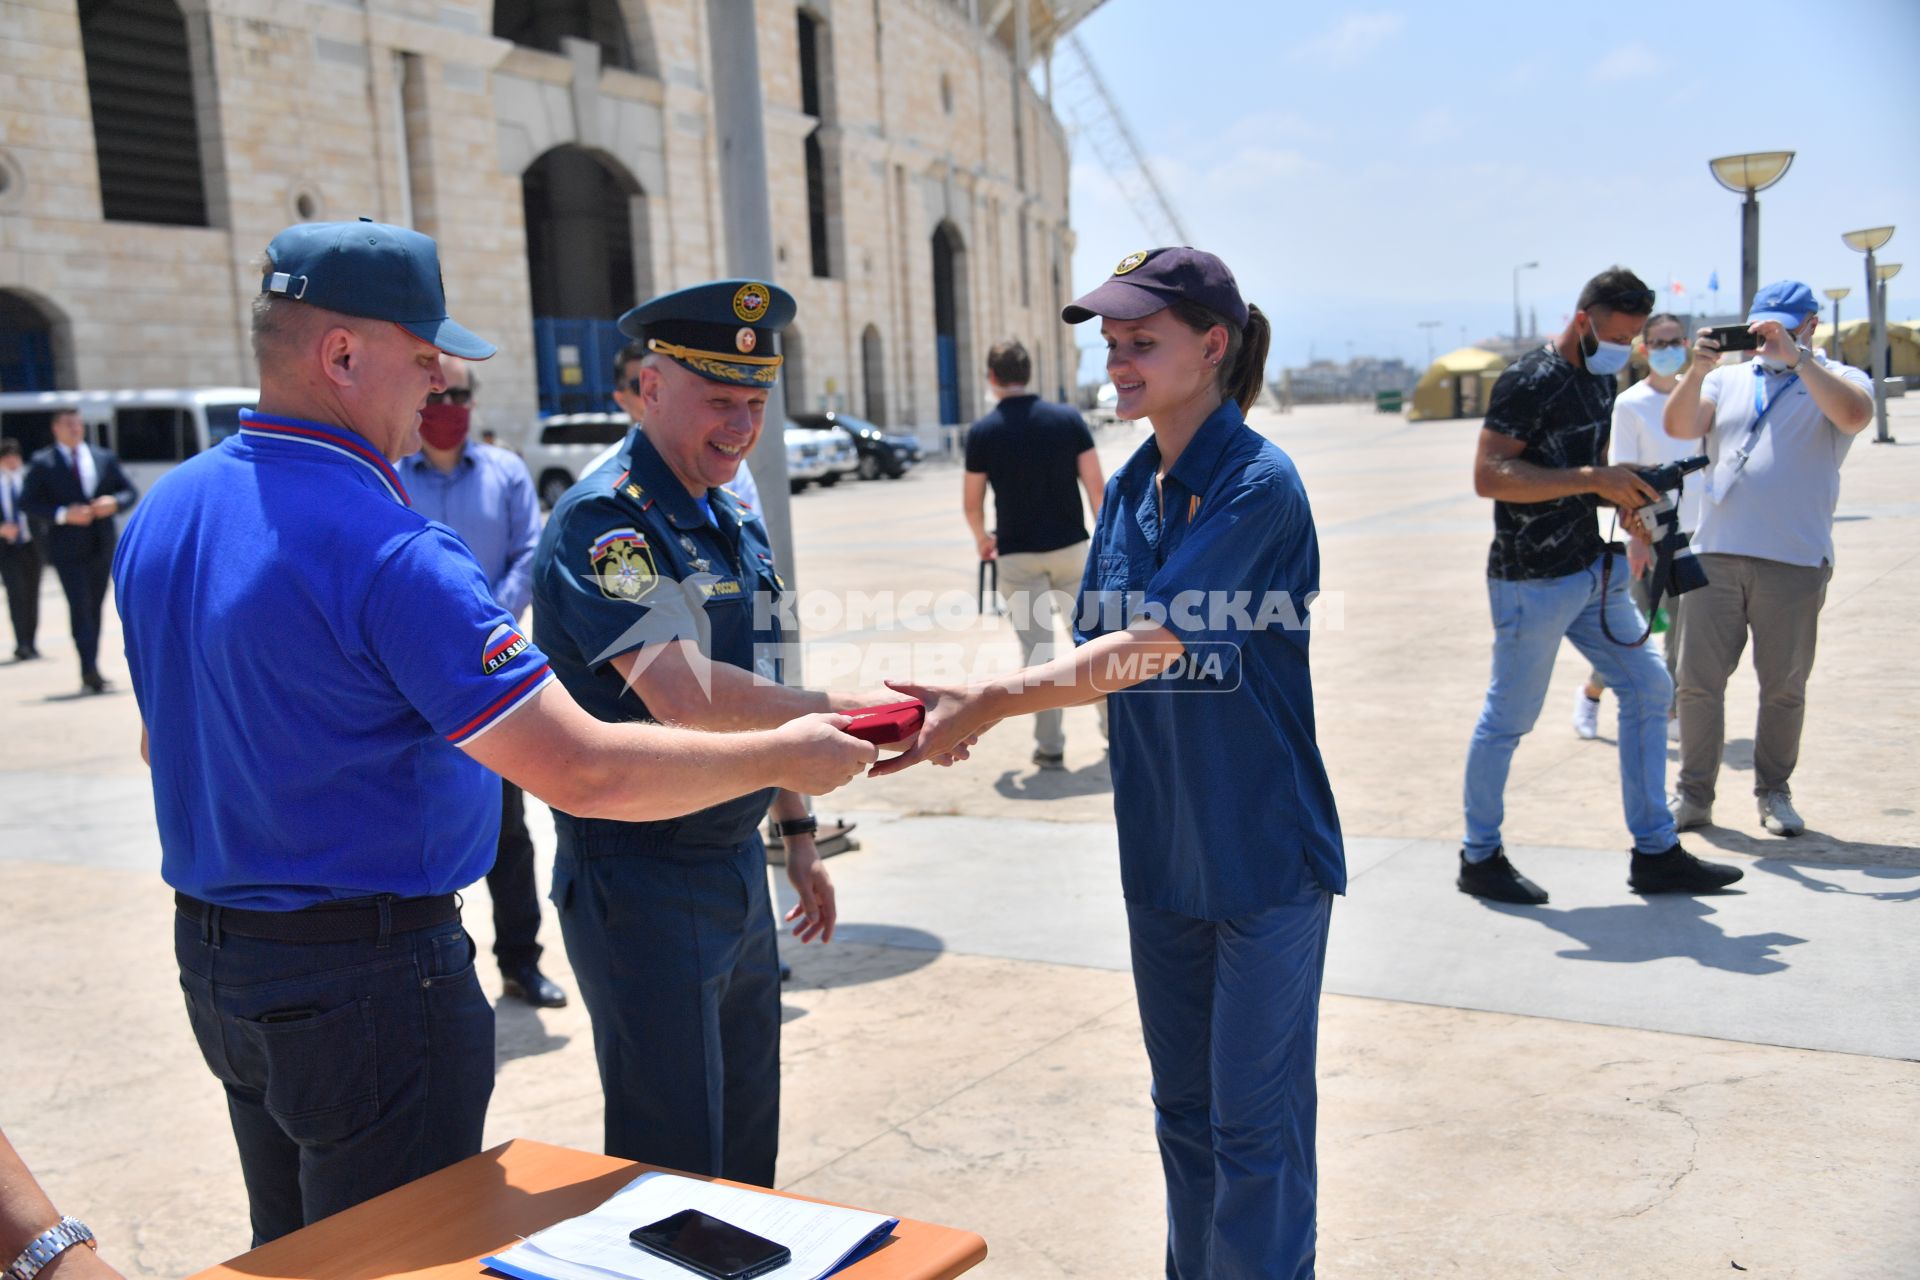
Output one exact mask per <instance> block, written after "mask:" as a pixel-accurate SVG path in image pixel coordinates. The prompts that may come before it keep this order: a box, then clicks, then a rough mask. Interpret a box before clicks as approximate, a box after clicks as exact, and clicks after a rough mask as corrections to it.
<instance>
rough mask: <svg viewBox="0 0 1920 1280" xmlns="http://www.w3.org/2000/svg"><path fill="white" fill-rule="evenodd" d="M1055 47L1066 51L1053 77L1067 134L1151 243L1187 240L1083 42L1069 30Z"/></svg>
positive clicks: (1189, 239) (1056, 101)
mask: <svg viewBox="0 0 1920 1280" xmlns="http://www.w3.org/2000/svg"><path fill="white" fill-rule="evenodd" d="M1056 47H1058V48H1063V49H1065V50H1066V52H1067V55H1068V57H1067V59H1066V61H1067V64H1068V65H1067V67H1066V74H1065V75H1064V76H1062V77H1060V78H1058V79H1056V80H1055V81H1054V85H1053V109H1054V112H1055V113H1056V114H1057V115H1058V116H1059V117H1060V119H1061V120H1062V122H1063V123H1064V124H1065V125H1066V126H1067V129H1068V131H1069V133H1070V134H1071V136H1072V137H1073V138H1074V139H1075V140H1076V141H1082V142H1085V143H1086V147H1087V151H1088V152H1089V153H1090V154H1091V156H1092V158H1093V159H1095V160H1097V161H1098V162H1099V163H1100V165H1101V166H1102V167H1103V168H1105V170H1106V172H1107V176H1108V177H1109V178H1110V179H1112V181H1113V184H1114V186H1115V187H1117V188H1119V190H1120V192H1121V194H1122V195H1123V196H1125V197H1126V200H1127V203H1128V205H1129V206H1130V207H1131V208H1132V209H1133V214H1134V216H1135V217H1136V218H1138V219H1139V220H1140V225H1141V226H1142V227H1144V228H1145V229H1146V231H1147V234H1148V236H1150V237H1151V238H1152V240H1153V243H1155V244H1191V243H1193V239H1192V237H1191V236H1189V235H1188V234H1187V229H1186V226H1185V224H1183V223H1182V222H1181V221H1180V215H1179V214H1178V213H1177V212H1175V211H1174V207H1173V201H1172V200H1171V199H1169V198H1168V196H1167V192H1166V188H1164V187H1162V186H1161V185H1160V180H1159V179H1158V178H1156V177H1155V176H1154V173H1153V166H1152V165H1151V164H1149V163H1148V162H1147V155H1146V152H1144V151H1142V150H1141V149H1140V142H1139V140H1138V139H1136V138H1135V137H1134V136H1133V130H1132V129H1130V128H1128V127H1127V121H1126V117H1124V116H1122V115H1121V114H1120V104H1119V103H1117V102H1115V101H1114V97H1113V94H1112V93H1110V92H1109V91H1108V89H1107V85H1106V81H1104V80H1102V79H1101V78H1100V72H1099V71H1098V70H1097V69H1095V67H1094V65H1093V55H1091V54H1090V53H1088V52H1087V46H1086V45H1085V44H1083V43H1081V40H1080V37H1079V36H1078V35H1071V34H1070V35H1068V36H1067V37H1066V38H1065V39H1064V40H1062V41H1061V42H1060V44H1059V45H1058V46H1056Z"/></svg>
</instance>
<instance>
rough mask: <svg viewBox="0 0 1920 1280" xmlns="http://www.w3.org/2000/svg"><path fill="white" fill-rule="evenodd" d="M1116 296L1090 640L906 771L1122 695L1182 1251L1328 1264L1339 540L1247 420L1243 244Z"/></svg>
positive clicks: (1001, 683) (1144, 985) (1128, 888)
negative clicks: (1325, 1135) (1016, 723)
mask: <svg viewBox="0 0 1920 1280" xmlns="http://www.w3.org/2000/svg"><path fill="white" fill-rule="evenodd" d="M1062 314H1063V316H1064V318H1065V319H1066V320H1067V322H1068V323H1070V324H1078V323H1080V322H1082V321H1084V320H1089V319H1092V318H1094V317H1096V316H1098V317H1100V319H1101V321H1102V323H1101V333H1102V335H1103V337H1104V338H1105V339H1106V343H1107V352H1108V354H1107V371H1108V374H1109V376H1110V377H1111V378H1112V379H1113V383H1114V386H1115V388H1116V389H1117V390H1118V391H1119V397H1120V398H1119V413H1120V416H1121V417H1123V418H1131V419H1141V418H1144V419H1146V420H1147V421H1149V422H1150V423H1151V424H1152V426H1153V438H1152V439H1151V440H1149V441H1147V442H1146V443H1145V444H1143V445H1142V446H1141V447H1140V449H1139V451H1138V452H1137V453H1135V454H1134V456H1133V457H1132V458H1131V459H1130V460H1129V461H1128V462H1127V463H1126V464H1125V465H1124V466H1123V467H1121V469H1120V470H1119V471H1117V472H1116V473H1115V474H1114V476H1113V478H1112V480H1110V481H1109V482H1108V485H1107V492H1106V500H1105V501H1104V502H1103V503H1102V504H1101V508H1100V519H1099V524H1098V528H1097V529H1096V531H1095V533H1094V535H1093V546H1092V550H1091V554H1090V555H1089V557H1088V560H1087V571H1086V578H1085V580H1084V582H1083V583H1082V585H1081V591H1080V600H1079V609H1078V616H1077V620H1076V627H1075V636H1076V639H1077V640H1078V641H1079V642H1080V644H1079V647H1078V648H1076V649H1075V650H1074V651H1073V652H1072V653H1070V654H1067V655H1064V656H1062V657H1061V658H1059V659H1056V660H1055V661H1053V662H1050V663H1046V664H1043V665H1040V666H1036V667H1031V668H1028V669H1027V670H1025V671H1022V672H1019V673H1018V674H1016V675H1014V676H1012V677H1008V678H1006V679H1004V680H998V681H992V682H982V683H979V684H975V685H970V686H965V687H921V686H909V685H897V686H895V687H896V688H898V689H899V690H900V691H901V692H903V693H906V694H909V695H911V696H914V697H918V698H920V699H921V700H922V701H924V702H925V703H926V704H927V721H926V724H925V726H924V728H923V729H922V731H921V734H920V736H919V738H918V739H917V741H916V742H915V744H914V746H913V749H912V750H910V751H908V752H907V753H905V754H904V755H901V756H899V757H896V758H895V759H893V760H890V761H886V762H884V763H882V764H879V765H877V766H875V768H874V769H873V770H872V772H874V773H876V774H879V773H890V772H893V771H895V770H897V769H902V768H906V767H908V766H910V765H912V764H913V763H915V762H916V761H918V760H919V759H921V758H924V757H925V756H926V755H928V754H930V753H937V752H939V751H942V750H945V749H947V747H948V746H949V745H950V744H952V743H954V742H956V741H960V740H962V739H963V738H964V737H965V736H967V735H969V734H974V733H978V732H979V731H981V730H982V729H984V728H985V727H987V726H990V725H992V724H993V723H994V722H995V721H998V720H1001V719H1004V718H1005V717H1007V716H1011V715H1022V714H1026V713H1028V712H1032V711H1039V710H1042V709H1045V708H1048V707H1060V706H1071V705H1075V704H1077V703H1082V702H1088V701H1092V700H1093V699H1095V698H1097V697H1100V696H1102V695H1106V696H1107V697H1108V699H1109V700H1108V704H1107V705H1108V718H1109V723H1110V726H1111V735H1110V750H1111V763H1112V770H1113V791H1114V813H1115V819H1116V823H1117V826H1118V828H1119V836H1120V869H1121V886H1122V890H1123V892H1124V894H1125V897H1126V901H1127V918H1128V928H1129V932H1130V935H1131V940H1132V954H1133V972H1134V987H1135V991H1136V993H1137V995H1138V998H1139V1002H1140V1021H1141V1026H1142V1030H1143V1032H1144V1035H1145V1039H1146V1046H1147V1056H1148V1059H1149V1061H1150V1063H1151V1065H1152V1068H1153V1099H1154V1107H1155V1110H1156V1113H1157V1131H1158V1137H1159V1142H1160V1155H1161V1162H1162V1165H1163V1166H1164V1168H1165V1172H1166V1178H1167V1255H1166V1271H1167V1275H1168V1276H1170V1277H1178V1278H1179V1280H1202V1278H1203V1277H1204V1278H1206V1280H1228V1278H1229V1277H1248V1278H1252V1277H1259V1278H1260V1280H1276V1278H1287V1277H1304V1276H1311V1275H1312V1274H1313V1266H1314V1198H1315V1189H1316V1170H1315V1160H1314V1119H1315V1108H1316V1092H1315V1085H1314V1053H1315V1047H1316V1039H1317V1031H1318V1025H1319V998H1320V978H1321V972H1322V969H1323V966H1324V961H1325V956H1326V939H1327V922H1328V916H1329V911H1330V906H1331V903H1332V899H1333V895H1334V894H1337V893H1340V892H1343V891H1344V890H1345V888H1346V864H1345V855H1344V852H1343V849H1342V845H1341V838H1340V824H1339V818H1338V815H1337V814H1336V812H1335V809H1334V802H1333V795H1332V791H1331V789H1330V788H1329V786H1328V783H1327V776H1326V770H1325V769H1324V767H1323V766H1322V764H1321V760H1320V752H1319V748H1318V747H1317V746H1316V744H1315V740H1314V714H1313V690H1312V685H1311V683H1310V680H1309V676H1308V667H1307V629H1306V613H1307V607H1308V605H1309V604H1310V603H1311V601H1312V599H1313V597H1314V595H1315V594H1316V593H1317V591H1318V590H1319V580H1320V555H1319V546H1318V542H1317V540H1316V537H1315V534H1314V527H1313V516H1312V513H1311V511H1310V510H1309V509H1308V506H1307V497H1306V492H1305V490H1304V489H1303V488H1302V486H1301V483H1300V477H1299V474H1298V473H1297V472H1296V471H1295V470H1294V467H1293V463H1292V461H1291V460H1290V459H1288V457H1287V456H1286V454H1284V453H1282V452H1281V451H1280V450H1279V449H1278V448H1277V447H1275V446H1274V445H1273V444H1271V443H1269V442H1267V441H1266V440H1264V439H1263V438H1261V437H1260V436H1259V435H1257V434H1255V433H1254V432H1253V431H1252V430H1251V429H1250V428H1249V427H1248V426H1247V425H1246V422H1245V420H1244V418H1243V416H1242V415H1243V414H1244V412H1245V410H1246V409H1247V408H1249V407H1251V406H1252V404H1253V403H1254V401H1255V399H1256V398H1257V397H1258V396H1259V393H1260V387H1261V382H1262V379H1263V377H1264V365H1265V363H1266V353H1267V344H1268V328H1267V322H1266V319H1265V317H1264V316H1262V315H1261V314H1260V312H1259V311H1258V310H1257V309H1256V308H1253V307H1250V306H1248V305H1247V304H1246V303H1245V301H1243V300H1242V298H1241V297H1240V293H1239V289H1238V287H1237V286H1236V285H1235V283H1234V280H1233V275H1232V273H1231V272H1230V271H1228V269H1227V267H1226V264H1225V263H1223V262H1221V261H1220V259H1218V258H1216V257H1214V256H1213V255H1212V254H1209V253H1203V252H1200V251H1198V250H1195V249H1187V248H1166V249H1154V250H1150V251H1145V252H1141V253H1134V254H1129V255H1127V257H1125V258H1123V259H1122V260H1121V261H1120V264H1119V265H1118V266H1117V267H1116V268H1115V269H1114V273H1113V276H1112V277H1111V278H1110V279H1108V280H1107V282H1106V283H1105V284H1103V285H1101V286H1100V287H1099V288H1097V289H1095V290H1094V291H1093V292H1091V293H1089V294H1087V295H1086V296H1085V297H1083V298H1080V299H1079V300H1077V301H1076V302H1074V303H1073V304H1072V305H1071V306H1069V307H1067V308H1066V309H1065V311H1064V312H1063V313H1062Z"/></svg>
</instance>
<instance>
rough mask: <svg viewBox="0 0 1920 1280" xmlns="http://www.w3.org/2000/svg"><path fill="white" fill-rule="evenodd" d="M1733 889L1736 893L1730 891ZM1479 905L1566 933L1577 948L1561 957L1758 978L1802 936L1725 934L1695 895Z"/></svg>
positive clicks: (1775, 968) (1773, 969)
mask: <svg viewBox="0 0 1920 1280" xmlns="http://www.w3.org/2000/svg"><path fill="white" fill-rule="evenodd" d="M1736 892H1737V891H1736ZM1480 905H1481V906H1483V907H1485V908H1486V909H1487V910H1489V911H1498V912H1499V913H1500V914H1501V915H1505V916H1512V917H1514V918H1515V919H1518V920H1534V921H1538V922H1539V923H1540V924H1543V925H1545V926H1546V927H1547V928H1549V929H1553V930H1555V931H1557V932H1559V933H1564V934H1566V935H1567V936H1568V937H1569V938H1572V939H1573V940H1574V941H1575V942H1578V943H1579V944H1580V946H1581V949H1580V950H1567V951H1557V952H1555V953H1554V954H1555V955H1558V956H1560V957H1562V958H1564V959H1567V960H1599V961H1603V962H1605V963H1608V964H1644V963H1646V962H1647V961H1650V960H1667V959H1681V960H1692V961H1693V962H1694V963H1696V964H1698V965H1700V966H1701V967H1702V968H1704V969H1724V970H1726V971H1727V972H1728V973H1746V974H1752V975H1754V976H1756V977H1757V976H1760V975H1764V974H1769V973H1779V972H1781V971H1782V970H1784V969H1786V968H1788V967H1790V966H1788V964H1787V962H1786V961H1785V960H1781V959H1778V958H1777V955H1778V953H1779V951H1780V949H1781V948H1783V947H1792V946H1798V945H1800V944H1801V943H1803V942H1805V941H1806V939H1805V938H1798V937H1795V936H1794V935H1792V934H1790V933H1749V934H1738V935H1736V934H1728V933H1727V932H1725V931H1724V930H1722V929H1721V928H1720V926H1719V925H1716V924H1714V923H1712V922H1711V921H1710V920H1708V919H1707V917H1708V916H1711V915H1714V914H1715V912H1714V909H1713V908H1712V907H1711V906H1709V905H1708V904H1707V903H1706V902H1704V901H1702V900H1701V899H1699V898H1693V897H1685V896H1670V897H1669V896H1663V897H1660V898H1648V899H1645V900H1644V901H1641V902H1621V903H1614V904H1612V905H1610V906H1604V907H1573V908H1571V909H1569V910H1566V911H1561V910H1558V909H1556V908H1553V907H1522V906H1515V905H1512V904H1510V903H1504V902H1487V901H1484V900H1483V901H1481V904H1480Z"/></svg>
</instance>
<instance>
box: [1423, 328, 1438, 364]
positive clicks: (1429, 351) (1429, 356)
mask: <svg viewBox="0 0 1920 1280" xmlns="http://www.w3.org/2000/svg"><path fill="white" fill-rule="evenodd" d="M1420 327H1421V328H1422V329H1425V330H1426V331H1427V363H1428V364H1432V363H1433V331H1434V330H1435V329H1438V328H1439V327H1440V321H1438V320H1422V321H1421V322H1420Z"/></svg>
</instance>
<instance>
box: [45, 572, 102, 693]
mask: <svg viewBox="0 0 1920 1280" xmlns="http://www.w3.org/2000/svg"><path fill="white" fill-rule="evenodd" d="M53 571H54V572H55V573H57V574H59V575H60V589H61V590H62V591H64V592H66V593H67V618H68V621H69V622H70V623H71V624H72V626H73V647H74V648H75V649H78V650H79V651H80V674H81V675H83V676H90V675H94V674H95V673H97V672H98V671H99V670H100V661H99V659H100V614H101V610H102V609H103V608H104V607H105V605H106V600H107V587H108V586H109V585H111V584H112V582H113V552H112V551H111V550H108V551H106V552H105V553H103V554H98V555H91V556H88V557H86V558H85V559H83V560H56V561H54V564H53Z"/></svg>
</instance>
